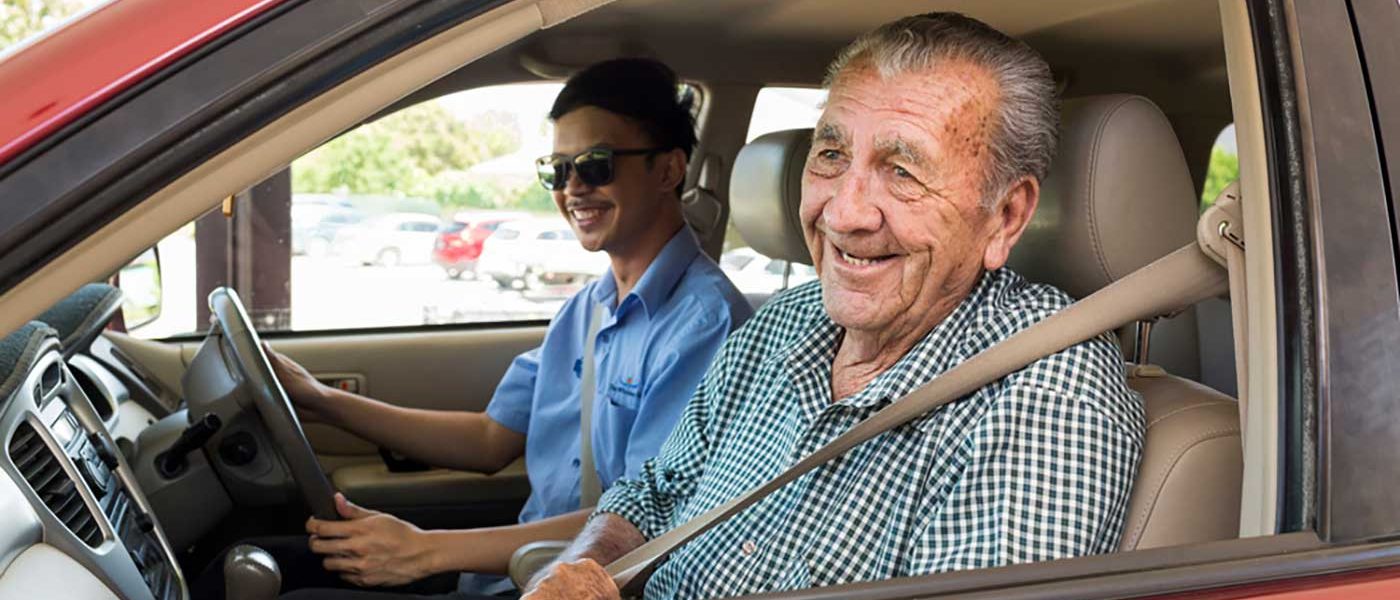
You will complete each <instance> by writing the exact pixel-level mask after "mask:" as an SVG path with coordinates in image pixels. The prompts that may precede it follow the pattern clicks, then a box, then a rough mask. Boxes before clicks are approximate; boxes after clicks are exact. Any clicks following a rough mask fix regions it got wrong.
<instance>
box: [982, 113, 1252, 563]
mask: <svg viewBox="0 0 1400 600" xmlns="http://www.w3.org/2000/svg"><path fill="white" fill-rule="evenodd" d="M1060 130H1061V141H1060V149H1059V152H1058V154H1057V156H1056V158H1055V164H1054V165H1052V166H1051V169H1050V174H1049V176H1047V177H1046V179H1045V182H1044V185H1043V186H1042V191H1041V199H1040V206H1039V207H1038V208H1037V209H1036V214H1035V217H1034V218H1033V220H1032V222H1031V224H1030V226H1029V227H1027V229H1026V234H1025V235H1024V236H1023V238H1022V240H1021V242H1020V243H1019V244H1017V246H1016V248H1015V250H1014V251H1013V253H1012V256H1011V261H1010V264H1011V266H1012V268H1013V269H1015V270H1017V271H1018V272H1020V273H1021V274H1022V275H1024V276H1026V277H1027V278H1028V279H1031V280H1033V281H1041V282H1045V283H1049V284H1052V285H1055V286H1057V287H1059V288H1060V289H1063V290H1065V291H1066V292H1069V293H1070V295H1072V296H1075V297H1077V298H1083V297H1085V296H1088V295H1089V294H1092V293H1094V292H1095V291H1097V290H1098V289H1099V288H1101V287H1103V286H1105V285H1108V284H1109V283H1111V282H1113V281H1115V280H1116V279H1118V278H1120V277H1123V276H1124V275H1127V274H1129V273H1131V272H1133V271H1135V270H1137V269H1139V268H1141V267H1143V266H1145V265H1147V264H1148V263H1151V262H1152V261H1154V260H1156V259H1158V258H1160V257H1162V256H1165V255H1166V254H1167V253H1169V252H1171V251H1173V250H1176V249H1177V248H1180V247H1182V246H1184V245H1186V244H1189V243H1192V242H1193V241H1194V240H1195V236H1196V234H1195V232H1196V210H1195V202H1194V200H1195V188H1194V186H1193V184H1192V182H1191V174H1190V172H1189V171H1188V169H1187V166H1186V160H1185V158H1184V157H1183V155H1182V152H1181V146H1180V143H1179V142H1178V141H1177V139H1176V134H1175V133H1174V132H1173V131H1172V128H1171V124H1170V123H1169V122H1168V121H1167V118H1166V116H1165V115H1163V114H1162V112H1161V110H1159V109H1158V108H1157V107H1156V105H1154V104H1152V102H1151V101H1149V100H1147V99H1146V98H1142V97H1138V96H1128V95H1111V96H1095V97H1089V98H1080V99H1074V100H1069V101H1067V102H1065V106H1064V111H1063V112H1062V115H1061V123H1060ZM1192 319H1194V315H1192ZM1176 326H1177V327H1179V328H1181V329H1184V330H1189V331H1181V332H1179V333H1180V334H1181V337H1189V340H1187V341H1185V343H1182V344H1179V347H1177V348H1172V347H1171V346H1172V344H1170V343H1168V344H1163V339H1162V338H1163V335H1162V334H1163V331H1164V329H1165V327H1164V326H1163V325H1160V324H1159V325H1158V326H1157V327H1156V328H1154V330H1153V334H1152V338H1151V339H1152V344H1151V358H1152V362H1154V363H1168V365H1169V366H1170V368H1169V369H1168V370H1170V371H1173V372H1177V371H1178V368H1179V366H1178V365H1181V364H1183V363H1184V364H1186V365H1193V364H1197V363H1195V360H1196V359H1195V352H1196V341H1195V337H1194V335H1195V322H1194V320H1192V321H1190V322H1189V324H1187V323H1178V324H1177V325H1176ZM1187 334H1189V335H1187ZM1120 335H1121V333H1120ZM1163 346H1167V347H1166V348H1164V347H1163ZM1181 354H1189V357H1188V358H1187V359H1186V360H1171V359H1172V358H1181V356H1180V355H1181ZM1162 359H1167V360H1162ZM1181 370H1183V371H1186V372H1187V374H1189V375H1192V376H1194V375H1195V373H1196V372H1197V370H1196V369H1181ZM1128 385H1129V386H1131V387H1132V388H1133V389H1135V390H1137V391H1138V393H1139V394H1141V395H1142V399H1143V406H1144V409H1145V411H1146V413H1147V431H1146V436H1145V439H1144V443H1143V453H1142V463H1141V464H1140V465H1139V467H1138V477H1137V479H1136V481H1135V483H1134V487H1133V493H1132V496H1131V498H1130V499H1129V505H1128V514H1127V518H1126V522H1125V524H1124V529H1123V537H1122V539H1121V543H1120V546H1119V547H1120V549H1122V550H1135V549H1142V548H1154V547H1160V546H1171V545H1178V544H1189V543H1200V542H1206V541H1213V540H1220V539H1229V538H1233V537H1236V536H1237V535H1238V534H1239V512H1240V484H1241V477H1242V473H1243V460H1242V457H1241V451H1240V426H1239V409H1238V406H1237V404H1236V402H1235V400H1234V399H1232V398H1230V397H1229V396H1226V395H1224V394H1221V393H1219V392H1217V391H1215V390H1212V389H1210V388H1208V387H1206V386H1203V385H1201V384H1198V383H1196V382H1194V381H1190V380H1188V379H1183V378H1181V377H1176V376H1172V375H1169V374H1167V373H1166V371H1164V370H1163V369H1161V368H1156V367H1137V366H1132V367H1130V368H1129V377H1128Z"/></svg>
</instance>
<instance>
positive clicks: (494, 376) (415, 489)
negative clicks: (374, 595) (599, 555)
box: [108, 324, 546, 522]
mask: <svg viewBox="0 0 1400 600" xmlns="http://www.w3.org/2000/svg"><path fill="white" fill-rule="evenodd" d="M545 329H546V328H545V326H544V325H539V324H533V325H528V326H511V327H500V328H490V329H488V328H471V329H450V330H443V329H439V330H428V331H411V332H391V333H364V334H346V333H342V332H337V333H335V334H327V335H319V336H305V335H301V336H297V337H290V338H281V339H277V338H273V339H268V340H267V341H268V343H269V344H271V345H272V347H273V348H274V349H276V350H277V351H279V352H282V353H284V354H286V355H287V356H290V357H291V358H292V359H294V360H296V361H297V362H299V363H301V364H302V365H303V366H305V367H306V368H307V370H309V371H310V372H311V373H312V374H313V375H316V376H317V377H320V378H327V379H331V378H334V379H351V380H354V381H355V382H356V383H357V385H359V386H360V387H361V389H360V393H362V394H365V395H367V396H369V397H371V398H375V399H377V400H381V401H384V402H388V403H391V404H396V405H400V406H407V407H413V408H425V409H435V410H474V411H480V410H485V408H486V405H487V403H488V402H489V401H490V399H491V395H492V393H493V392H494V391H495V389H496V384H497V382H498V381H499V380H500V378H501V375H503V374H504V373H505V371H506V368H507V367H509V366H510V363H511V361H512V360H513V359H514V358H515V357H516V356H517V355H519V354H520V353H521V352H524V351H526V350H529V349H530V348H533V347H535V346H538V345H539V344H540V342H541V341H542V340H543V338H544V333H545ZM108 338H109V339H111V340H112V341H113V343H114V344H115V345H117V346H118V347H119V348H121V349H122V351H123V352H124V353H125V354H126V355H127V356H128V357H130V358H131V359H132V360H133V361H134V362H136V363H137V364H139V365H140V366H141V367H142V368H143V369H144V370H145V371H146V372H148V373H151V374H152V375H153V376H155V377H157V378H159V380H160V381H161V383H162V384H164V385H167V386H170V388H171V389H173V390H178V389H179V383H180V381H179V379H180V376H181V375H182V374H183V373H184V369H185V367H186V366H187V365H188V364H189V363H190V361H191V359H192V358H193V357H194V354H195V352H196V351H198V349H199V344H200V342H198V341H189V342H181V343H178V344H170V343H164V342H157V341H147V340H140V339H136V338H132V337H130V336H126V335H123V334H113V333H110V332H109V333H108ZM305 430H306V435H307V439H308V440H310V442H311V445H312V448H313V449H315V450H316V453H317V455H318V458H319V459H320V460H321V464H322V466H323V467H325V469H326V472H327V473H329V474H330V476H331V478H332V480H333V481H334V482H335V484H336V486H337V487H338V488H339V489H341V490H343V491H345V492H346V495H347V496H348V497H349V498H350V499H351V500H354V501H356V502H359V503H361V504H364V505H367V506H375V507H404V508H414V507H418V508H430V507H461V506H464V505H475V506H482V505H499V506H500V507H501V511H497V512H501V513H502V514H506V515H513V514H514V512H513V511H514V510H517V509H518V505H519V502H520V501H522V500H523V499H524V498H525V497H526V496H527V495H528V494H529V489H530V488H529V482H528V480H527V479H526V476H525V465H524V461H523V460H520V461H516V462H515V463H513V464H511V465H510V466H508V467H506V468H505V469H503V470H501V471H500V472H498V473H495V474H493V475H483V474H478V473H464V472H456V471H448V470H443V469H430V470H426V471H415V472H406V473H391V472H389V470H388V468H387V467H386V466H385V464H384V462H383V460H382V459H381V458H380V457H379V454H378V449H377V448H376V447H375V446H374V445H373V444H370V443H369V442H367V441H365V440H363V439H361V438H358V437H356V436H354V435H351V434H350V433H347V432H345V431H343V430H340V429H337V428H334V427H330V426H327V425H323V424H315V423H312V424H307V425H306V427H305ZM425 518H428V519H431V518H432V516H431V515H429V516H427V517H425ZM428 522H432V521H431V520H430V521H428Z"/></svg>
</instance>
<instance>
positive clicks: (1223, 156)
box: [1201, 123, 1240, 211]
mask: <svg viewBox="0 0 1400 600" xmlns="http://www.w3.org/2000/svg"><path fill="white" fill-rule="evenodd" d="M1239 178H1240V157H1239V149H1238V148H1236V146H1235V125H1234V124H1233V123H1231V124H1230V125H1227V126H1226V127H1225V129H1222V130H1221V131H1220V135H1218V136H1216V137H1215V146H1214V147H1212V148H1211V149H1210V166H1208V167H1207V168H1206V181H1205V184H1204V185H1202V186H1201V210H1202V211H1204V210H1205V209H1207V208H1209V207H1210V205H1211V204H1212V203H1214V202H1215V198H1216V197H1217V196H1219V195H1220V192H1223V191H1225V188H1226V187H1227V186H1229V185H1230V184H1231V183H1234V182H1235V181H1236V180H1238V179H1239Z"/></svg>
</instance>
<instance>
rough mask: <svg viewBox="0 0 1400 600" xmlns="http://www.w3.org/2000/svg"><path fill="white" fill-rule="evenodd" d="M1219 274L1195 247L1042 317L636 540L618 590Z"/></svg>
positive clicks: (1194, 294) (1207, 290)
mask: <svg viewBox="0 0 1400 600" xmlns="http://www.w3.org/2000/svg"><path fill="white" fill-rule="evenodd" d="M1226 287H1227V284H1226V277H1225V274H1224V273H1223V272H1222V270H1221V269H1220V267H1219V266H1218V265H1217V264H1216V263H1215V262H1214V261H1213V260H1212V259H1211V258H1210V257H1208V256H1207V255H1206V254H1205V253H1204V252H1202V250H1201V247H1200V246H1199V245H1198V244H1195V243H1193V244H1190V245H1189V246H1186V247H1184V248H1181V249H1180V250H1177V251H1176V252H1173V253H1171V254H1169V255H1167V256H1165V257H1163V258H1162V259H1160V260H1158V261H1156V262H1154V263H1152V264H1150V265H1147V266H1145V267H1143V268H1141V269H1138V270H1137V271H1134V272H1133V273H1132V274H1130V275H1128V276H1127V277H1124V278H1122V279H1120V280H1118V281H1116V282H1114V283H1111V284H1109V285H1108V286H1105V287H1104V288H1102V289H1100V290H1099V291H1097V292H1095V293H1094V294H1092V295H1090V296H1089V297H1088V298H1085V299H1083V300H1080V301H1079V302H1076V303H1074V304H1073V305H1071V306H1069V307H1068V308H1066V309H1064V310H1062V311H1060V312H1058V313H1056V314H1054V315H1051V316H1049V317H1046V318H1045V319H1044V320H1042V321H1040V322H1039V323H1036V324H1034V325H1032V326H1030V327H1027V328H1026V329H1024V330H1022V331H1020V332H1018V333H1016V334H1015V335H1013V336H1011V337H1010V338H1007V339H1006V340H1005V341H1003V342H1002V343H1000V344H997V345H995V346H993V347H991V348H988V349H987V350H984V351H983V352H981V353H979V354H977V355H976V356H973V357H972V358H970V359H968V360H967V361H965V362H963V363H962V364H960V365H958V366H956V367H953V368H952V369H949V370H948V371H947V372H946V373H944V374H942V375H940V376H938V377H936V378H934V380H933V381H930V382H929V383H927V384H925V385H923V386H921V387H919V388H918V389H915V390H914V391H912V392H910V393H909V394H907V395H905V396H904V397H903V398H900V399H899V400H897V401H895V402H893V403H891V404H890V405H889V406H886V407H885V408H883V409H881V410H880V411H879V412H877V413H875V414H873V415H871V416H869V417H867V418H866V419H865V420H864V421H861V422H860V423H857V424H856V425H855V426H854V427H852V428H851V429H850V430H848V431H846V433H843V434H841V435H840V436H839V437H837V438H836V439H834V440H832V441H830V442H828V443H827V444H826V445H825V446H822V447H821V448H818V449H817V450H816V451H814V452H812V453H811V454H809V455H807V456H806V457H805V458H803V459H802V460H801V461H798V462H797V464H794V465H793V466H791V467H789V468H788V469H787V470H786V471H783V472H782V473H779V474H778V475H777V476H776V477H774V478H773V479H771V480H769V481H767V482H766V483H763V484H760V485H757V486H755V487H753V488H751V489H749V490H748V491H747V492H744V493H743V494H740V495H739V496H738V497H736V498H734V499H733V500H730V501H728V502H725V503H724V504H721V505H719V506H717V507H715V508H713V509H711V510H710V511H708V512H706V513H705V514H702V515H700V516H698V517H696V518H694V519H691V520H690V521H687V522H686V523H684V524H682V525H681V526H679V527H677V528H675V529H672V530H670V531H668V532H666V533H663V534H661V535H659V536H657V537H655V538H653V539H652V540H651V541H649V542H647V543H645V544H642V545H641V546H639V547H637V548H636V549H635V550H633V551H632V552H630V553H628V554H627V555H626V556H623V557H622V558H620V559H618V560H616V561H614V562H613V563H611V564H609V565H608V567H607V571H608V574H609V575H610V576H612V578H613V582H614V583H616V584H617V587H618V589H624V588H625V587H626V586H627V584H628V583H630V582H631V581H632V579H633V578H634V577H636V576H637V574H638V573H641V572H643V571H645V570H646V569H647V568H648V567H649V566H650V565H651V564H652V563H653V562H655V561H656V560H658V559H660V558H662V557H664V556H666V555H667V554H669V553H670V552H671V551H672V550H674V549H676V548H678V547H680V546H681V545H682V544H685V543H686V542H688V541H690V540H692V539H694V538H695V537H696V536H698V535H700V534H701V533H704V532H705V531H707V530H708V529H709V528H711V527H713V526H715V525H717V524H719V523H721V522H723V521H724V520H725V519H727V518H729V517H731V516H733V515H734V514H736V513H738V512H739V511H741V510H743V509H744V508H746V507H748V506H749V505H751V504H753V503H755V502H757V501H759V500H762V499H763V498H764V497H766V496H768V495H769V494H770V493H772V492H773V491H774V490H777V489H778V488H780V487H782V486H783V485H785V484H787V483H788V482H791V481H793V480H795V479H797V478H798V477H800V476H802V475H803V474H804V473H807V472H808V471H811V470H812V469H815V468H817V467H819V466H821V465H822V464H825V463H826V462H828V461H830V460H832V459H833V458H836V457H837V456H840V455H841V454H843V453H845V452H846V451H847V450H850V449H851V448H853V447H855V446H857V445H859V444H860V443H862V442H865V441H866V440H869V439H871V438H873V437H875V436H877V435H880V434H881V433H884V432H885V431H888V430H890V429H893V428H895V427H898V426H899V425H902V424H904V423H907V422H909V421H912V420H914V419H916V418H918V417H919V416H921V415H923V414H926V413H928V412H929V411H931V410H933V409H935V408H938V407H939V406H942V405H944V404H947V403H949V402H952V401H953V400H956V399H958V398H961V397H963V396H965V395H967V394H970V393H972V392H974V391H976V390H977V389H978V388H981V387H982V386H984V385H987V384H988V383H991V382H993V381H996V380H997V379H1000V378H1002V377H1004V376H1006V375H1007V374H1009V373H1012V372H1014V371H1016V370H1018V369H1021V368H1023V367H1025V366H1026V365H1028V364H1030V363H1032V362H1034V361H1036V360H1039V359H1041V358H1044V357H1046V356H1049V355H1051V354H1054V353H1056V352H1059V351H1060V350H1063V349H1065V348H1068V347H1070V346H1073V345H1075V344H1078V343H1080V342H1082V341H1084V340H1087V339H1090V338H1093V337H1094V336H1097V335H1099V334H1102V333H1103V332H1105V331H1109V330H1111V329H1114V328H1116V327H1118V326H1121V325H1123V324H1124V323H1132V322H1134V321H1141V320H1146V319H1152V318H1156V317H1160V316H1162V315H1167V314H1171V313H1174V312H1176V311H1177V310H1180V309H1182V308H1184V307H1187V306H1191V305H1193V304H1196V303H1197V302H1200V301H1201V300H1204V299H1206V298H1210V297H1213V296H1217V295H1219V294H1221V293H1222V292H1224V291H1225V289H1226Z"/></svg>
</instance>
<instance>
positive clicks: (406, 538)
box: [306, 494, 433, 586]
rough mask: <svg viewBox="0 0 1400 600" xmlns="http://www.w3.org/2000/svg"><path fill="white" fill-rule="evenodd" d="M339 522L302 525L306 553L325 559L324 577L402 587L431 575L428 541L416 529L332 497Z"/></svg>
mask: <svg viewBox="0 0 1400 600" xmlns="http://www.w3.org/2000/svg"><path fill="white" fill-rule="evenodd" d="M335 507H336V510H337V511H338V512H339V513H340V516H341V517H342V518H344V519H345V520H344V521H322V520H319V519H317V518H315V517H312V518H310V519H308V520H307V522H306V531H307V533H310V534H311V551H312V552H315V553H317V554H321V555H324V556H325V557H326V559H325V561H324V563H323V564H324V565H325V567H326V570H327V571H333V572H336V573H339V574H340V576H341V578H342V579H345V580H346V581H349V582H350V583H353V584H355V585H358V586H388V585H403V584H406V583H410V582H413V581H417V580H419V579H422V578H424V577H427V576H428V575H432V574H433V569H432V566H431V560H430V559H431V552H430V549H431V548H430V547H429V545H428V539H427V536H426V535H425V534H424V533H423V531H422V530H421V529H418V528H417V527H414V526H413V525H412V524H410V523H406V522H404V521H402V520H399V519H398V518H396V517H394V516H392V515H388V514H385V513H381V512H377V511H372V510H366V509H364V508H360V507H358V506H355V505H354V504H351V503H350V501H349V500H346V499H345V496H344V495H343V494H336V495H335Z"/></svg>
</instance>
